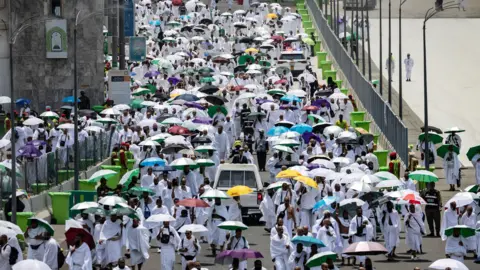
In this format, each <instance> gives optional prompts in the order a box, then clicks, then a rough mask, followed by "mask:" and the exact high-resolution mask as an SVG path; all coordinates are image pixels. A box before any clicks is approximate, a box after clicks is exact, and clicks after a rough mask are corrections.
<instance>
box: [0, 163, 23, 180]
mask: <svg viewBox="0 0 480 270" xmlns="http://www.w3.org/2000/svg"><path fill="white" fill-rule="evenodd" d="M10 164H11V163H7V164H0V171H2V172H5V173H10V170H11V169H12V165H10ZM17 168H18V167H17ZM15 174H16V175H17V177H23V175H22V174H21V173H20V170H19V169H17V170H15Z"/></svg>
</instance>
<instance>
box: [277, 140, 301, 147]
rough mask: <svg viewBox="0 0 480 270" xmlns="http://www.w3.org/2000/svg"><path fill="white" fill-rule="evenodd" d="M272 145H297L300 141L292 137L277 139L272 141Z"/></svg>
mask: <svg viewBox="0 0 480 270" xmlns="http://www.w3.org/2000/svg"><path fill="white" fill-rule="evenodd" d="M274 145H285V146H298V145H300V142H299V141H297V140H293V139H279V140H276V141H274Z"/></svg>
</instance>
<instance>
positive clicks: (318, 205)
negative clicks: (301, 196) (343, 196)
mask: <svg viewBox="0 0 480 270" xmlns="http://www.w3.org/2000/svg"><path fill="white" fill-rule="evenodd" d="M336 201H337V197H336V196H328V197H325V198H323V199H321V200H320V201H318V202H317V203H315V204H314V205H313V208H312V211H316V210H318V209H320V208H322V207H325V206H327V207H330V205H331V204H332V203H334V202H336Z"/></svg>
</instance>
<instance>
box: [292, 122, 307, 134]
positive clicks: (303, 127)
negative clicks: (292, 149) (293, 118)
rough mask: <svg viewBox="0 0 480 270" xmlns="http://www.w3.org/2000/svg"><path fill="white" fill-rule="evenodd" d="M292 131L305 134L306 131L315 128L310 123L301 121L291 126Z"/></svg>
mask: <svg viewBox="0 0 480 270" xmlns="http://www.w3.org/2000/svg"><path fill="white" fill-rule="evenodd" d="M290 130H291V131H296V132H298V133H300V134H303V133H305V132H312V130H313V128H312V127H311V126H310V125H307V124H304V123H300V124H296V125H294V126H293V127H291V128H290Z"/></svg>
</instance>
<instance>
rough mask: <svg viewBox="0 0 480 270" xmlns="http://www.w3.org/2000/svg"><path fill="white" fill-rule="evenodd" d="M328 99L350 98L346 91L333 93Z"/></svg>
mask: <svg viewBox="0 0 480 270" xmlns="http://www.w3.org/2000/svg"><path fill="white" fill-rule="evenodd" d="M328 99H348V97H347V95H345V94H344V93H333V94H331V95H330V96H329V97H328Z"/></svg>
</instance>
